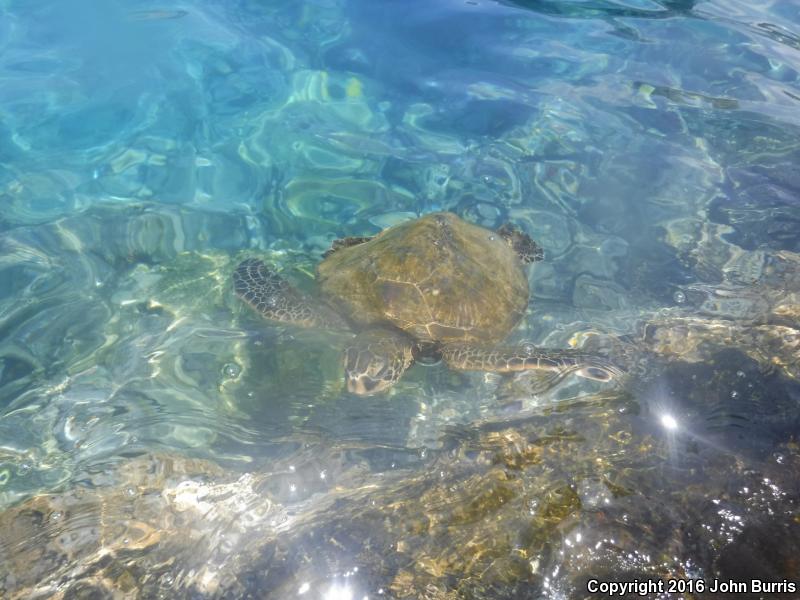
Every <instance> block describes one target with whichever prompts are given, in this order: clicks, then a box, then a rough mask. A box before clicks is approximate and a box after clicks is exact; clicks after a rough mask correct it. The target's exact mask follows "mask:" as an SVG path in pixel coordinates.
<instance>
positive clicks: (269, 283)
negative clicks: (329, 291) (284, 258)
mask: <svg viewBox="0 0 800 600" xmlns="http://www.w3.org/2000/svg"><path fill="white" fill-rule="evenodd" d="M233 288H234V290H235V291H236V295H237V296H239V297H240V298H241V299H242V300H244V301H245V302H246V303H247V304H249V305H250V307H252V308H253V309H254V310H255V311H256V312H258V313H259V314H260V315H261V316H263V317H264V318H266V319H270V320H272V321H281V322H284V323H292V324H294V325H299V326H301V327H324V328H330V329H344V328H346V327H347V325H346V324H345V322H344V321H343V320H342V319H341V318H340V317H339V316H338V315H337V314H336V313H334V312H333V311H332V310H331V309H329V308H328V307H327V306H325V305H324V304H322V303H321V302H317V301H315V300H314V299H313V298H311V297H310V296H308V295H307V294H304V293H303V292H301V291H300V290H298V289H297V288H295V287H294V286H292V285H291V284H290V283H289V282H288V281H286V280H285V279H284V278H283V277H281V276H280V275H279V274H278V273H277V272H276V271H275V270H273V269H271V268H270V267H268V266H267V265H266V264H264V262H262V261H260V260H258V259H255V258H248V259H246V260H244V261H242V262H241V263H239V266H238V267H236V270H235V271H234V272H233Z"/></svg>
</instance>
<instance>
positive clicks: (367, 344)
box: [344, 329, 414, 396]
mask: <svg viewBox="0 0 800 600" xmlns="http://www.w3.org/2000/svg"><path fill="white" fill-rule="evenodd" d="M413 347H414V344H413V342H412V341H411V339H410V338H409V337H408V336H407V335H405V334H403V333H401V332H400V331H394V330H391V329H368V330H367V331H364V332H362V333H360V334H358V335H357V336H356V337H355V338H354V339H353V341H352V342H351V343H350V345H349V346H348V347H347V348H345V351H344V371H345V378H346V379H347V390H348V391H349V392H351V393H353V394H359V395H361V396H369V395H371V394H377V393H378V392H382V391H384V390H386V389H387V388H389V387H391V386H392V385H394V384H395V383H396V382H397V380H398V379H400V376H401V375H402V374H403V373H404V372H405V370H406V369H408V367H410V366H411V365H412V364H413V363H414V357H413V353H412V351H413Z"/></svg>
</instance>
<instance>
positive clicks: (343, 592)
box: [325, 583, 353, 600]
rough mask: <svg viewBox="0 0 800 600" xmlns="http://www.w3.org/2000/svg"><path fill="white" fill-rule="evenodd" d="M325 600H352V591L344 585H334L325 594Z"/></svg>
mask: <svg viewBox="0 0 800 600" xmlns="http://www.w3.org/2000/svg"><path fill="white" fill-rule="evenodd" d="M325 600H353V590H351V589H350V588H349V587H348V586H346V585H341V584H338V583H334V584H333V585H332V586H331V588H330V589H329V590H328V591H327V592H326V593H325Z"/></svg>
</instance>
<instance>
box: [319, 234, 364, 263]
mask: <svg viewBox="0 0 800 600" xmlns="http://www.w3.org/2000/svg"><path fill="white" fill-rule="evenodd" d="M371 239H372V236H369V237H365V236H350V237H345V238H340V239H338V240H333V243H332V244H331V247H330V248H328V249H327V250H326V251H325V253H324V254H323V255H322V257H323V258H328V257H329V256H330V255H331V254H333V253H334V252H336V251H337V250H341V249H342V248H350V247H351V246H358V245H360V244H365V243H367V242H368V241H370V240H371Z"/></svg>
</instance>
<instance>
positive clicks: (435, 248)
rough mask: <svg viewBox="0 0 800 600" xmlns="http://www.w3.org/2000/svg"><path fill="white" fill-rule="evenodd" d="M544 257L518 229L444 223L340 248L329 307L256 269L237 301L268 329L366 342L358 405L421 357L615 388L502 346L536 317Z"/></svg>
mask: <svg viewBox="0 0 800 600" xmlns="http://www.w3.org/2000/svg"><path fill="white" fill-rule="evenodd" d="M541 258H542V252H541V249H540V248H539V247H538V246H537V245H536V244H535V243H534V242H533V240H531V239H530V238H529V237H528V236H527V235H525V234H524V233H522V232H520V231H519V230H517V229H515V228H513V227H511V226H509V225H505V226H503V227H502V228H500V229H499V230H498V231H497V232H496V233H495V232H492V231H489V230H487V229H484V228H482V227H477V226H475V225H471V224H469V223H467V222H465V221H463V220H462V219H460V218H459V217H457V216H456V215H454V214H452V213H436V214H430V215H426V216H424V217H422V218H420V219H417V220H415V221H410V222H407V223H403V224H401V225H397V226H395V227H392V228H390V229H387V230H386V231H383V232H382V233H380V234H378V235H377V236H375V237H374V238H346V239H344V240H338V241H337V242H334V244H333V247H332V248H331V251H330V252H328V254H327V255H326V258H325V260H324V261H323V262H322V263H321V264H320V265H319V267H318V277H317V279H318V281H319V284H320V288H321V292H322V299H321V300H316V299H314V298H311V297H310V296H307V295H305V294H303V293H302V292H300V291H299V290H296V289H294V288H293V287H292V286H291V285H290V284H289V283H288V282H286V281H285V280H284V279H283V278H282V277H281V276H280V275H278V274H277V273H275V272H274V271H272V270H271V269H270V268H269V267H267V266H266V265H265V264H264V263H263V262H261V261H259V260H256V259H247V260H245V261H244V262H242V263H241V264H240V265H239V266H238V267H237V268H236V271H235V272H234V275H233V279H234V286H235V289H236V293H237V294H238V295H239V296H240V297H241V298H242V299H244V301H245V302H247V303H248V304H249V305H250V306H251V307H253V308H254V309H255V310H256V311H258V312H259V313H260V314H261V315H262V316H264V317H266V318H268V319H272V320H276V321H284V322H291V323H295V324H297V325H302V326H306V327H312V326H318V327H328V328H340V329H342V328H353V329H355V330H356V331H358V332H359V333H358V335H357V336H356V337H355V338H354V340H353V341H352V343H350V344H349V346H348V347H347V349H346V351H345V359H344V362H345V371H346V377H347V387H348V389H349V390H350V391H351V392H354V393H356V394H372V393H376V392H380V391H382V390H385V389H386V388H388V387H389V386H391V385H392V384H394V383H395V382H396V381H397V380H398V379H399V378H400V376H401V375H402V374H403V372H404V371H405V370H406V369H407V368H408V367H409V366H411V364H412V363H413V362H414V359H415V357H419V356H420V355H430V354H434V355H436V356H441V357H442V359H443V360H444V361H445V362H446V363H447V365H448V366H450V367H451V368H453V369H461V370H480V371H496V372H511V371H522V370H527V369H541V370H545V371H550V372H552V377H551V378H550V379H551V380H552V381H553V382H555V381H556V380H558V379H560V378H561V377H563V376H564V375H566V374H567V373H571V372H575V373H577V374H579V375H581V376H583V377H588V378H590V379H596V380H600V381H607V380H609V379H611V377H613V376H614V375H616V374H618V373H619V371H618V370H617V369H616V368H615V367H614V366H613V365H611V364H610V363H608V362H607V361H605V360H604V359H602V358H600V357H597V356H592V355H589V354H586V353H583V352H577V351H574V350H553V349H536V348H535V347H533V346H532V345H531V344H524V345H521V346H505V347H497V346H496V344H498V343H499V342H501V341H502V340H503V339H504V338H505V337H506V336H507V335H508V334H509V332H510V331H511V330H512V329H513V328H514V326H515V325H516V324H517V322H518V321H519V320H520V319H521V318H522V316H523V315H524V314H525V309H526V308H527V306H528V281H527V278H526V276H525V273H524V271H523V268H522V263H528V262H532V261H535V260H539V259H541Z"/></svg>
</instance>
